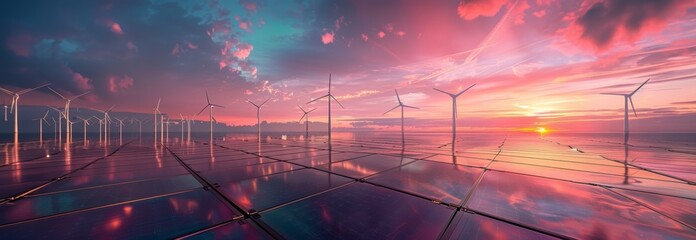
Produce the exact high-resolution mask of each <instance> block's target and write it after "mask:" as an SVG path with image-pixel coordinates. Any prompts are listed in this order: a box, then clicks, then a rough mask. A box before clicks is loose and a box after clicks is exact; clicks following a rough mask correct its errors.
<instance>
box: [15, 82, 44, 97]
mask: <svg viewBox="0 0 696 240" xmlns="http://www.w3.org/2000/svg"><path fill="white" fill-rule="evenodd" d="M48 85H51V84H50V83H46V84H44V85H41V86H38V87H35V88H29V89H24V90H22V91H19V92H17V95H22V94H25V93H28V92H31V91H34V90H36V89H39V88H42V87H46V86H48Z"/></svg>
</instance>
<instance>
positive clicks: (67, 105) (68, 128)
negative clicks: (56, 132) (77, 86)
mask: <svg viewBox="0 0 696 240" xmlns="http://www.w3.org/2000/svg"><path fill="white" fill-rule="evenodd" d="M48 90H51V92H53V93H55V94H56V95H57V96H58V97H60V98H62V99H63V100H65V109H64V110H63V111H65V119H67V120H68V121H67V123H66V124H65V135H66V137H65V138H67V140H68V141H72V139H71V137H72V134H71V132H72V126H71V125H70V102H71V101H72V100H75V99H78V98H80V97H82V96H84V95H87V94H88V93H89V91H87V92H84V93H82V94H80V95H77V96H74V97H72V98H67V97H65V96H63V95H61V94H60V93H58V92H57V91H56V90H53V88H51V87H48Z"/></svg>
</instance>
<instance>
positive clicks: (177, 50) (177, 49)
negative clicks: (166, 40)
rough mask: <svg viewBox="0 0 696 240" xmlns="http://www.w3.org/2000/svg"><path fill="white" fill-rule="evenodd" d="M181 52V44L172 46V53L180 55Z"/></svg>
mask: <svg viewBox="0 0 696 240" xmlns="http://www.w3.org/2000/svg"><path fill="white" fill-rule="evenodd" d="M180 52H181V48H180V47H179V44H178V43H177V44H176V45H174V48H172V51H171V54H172V56H179V53H180Z"/></svg>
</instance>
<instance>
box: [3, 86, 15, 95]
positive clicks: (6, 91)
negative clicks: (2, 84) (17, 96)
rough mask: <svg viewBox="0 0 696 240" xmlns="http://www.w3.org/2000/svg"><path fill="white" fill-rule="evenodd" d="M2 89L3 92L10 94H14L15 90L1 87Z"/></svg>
mask: <svg viewBox="0 0 696 240" xmlns="http://www.w3.org/2000/svg"><path fill="white" fill-rule="evenodd" d="M0 91H2V92H4V93H7V94H9V95H14V93H13V92H11V91H10V90H7V89H4V88H0Z"/></svg>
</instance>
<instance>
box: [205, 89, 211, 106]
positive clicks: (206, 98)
mask: <svg viewBox="0 0 696 240" xmlns="http://www.w3.org/2000/svg"><path fill="white" fill-rule="evenodd" d="M205 100H206V101H208V105H210V97H208V91H205Z"/></svg>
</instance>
